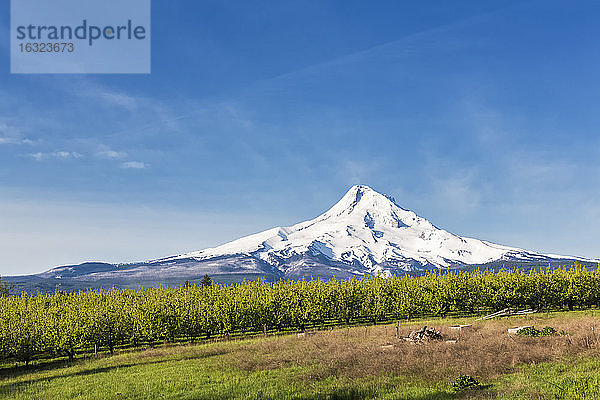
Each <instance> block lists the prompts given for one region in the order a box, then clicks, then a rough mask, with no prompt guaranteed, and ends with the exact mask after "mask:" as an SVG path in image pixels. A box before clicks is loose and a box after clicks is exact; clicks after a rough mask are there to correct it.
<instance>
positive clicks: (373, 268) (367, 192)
mask: <svg viewBox="0 0 600 400" xmlns="http://www.w3.org/2000/svg"><path fill="white" fill-rule="evenodd" d="M240 254H242V255H247V256H251V257H254V258H256V259H258V260H261V261H263V262H265V263H267V264H268V265H270V266H272V267H273V268H277V269H279V270H281V271H282V272H285V271H286V270H287V268H289V267H290V263H291V264H293V263H297V261H298V260H299V259H302V258H303V257H305V256H308V257H317V258H319V259H321V260H330V261H333V262H336V263H339V264H340V265H347V266H350V267H354V268H357V271H360V272H361V273H369V274H387V273H394V272H397V271H398V270H414V269H430V268H436V267H437V268H450V267H455V266H461V265H466V264H484V263H488V262H491V261H495V260H499V259H501V258H503V257H508V258H510V257H513V256H517V255H522V257H523V258H525V259H531V258H532V257H533V258H536V257H538V256H540V257H543V256H541V255H537V254H536V253H531V252H526V251H524V250H521V249H517V248H511V247H506V246H500V245H495V244H492V243H488V242H484V241H481V240H477V239H471V238H463V237H460V236H457V235H453V234H451V233H449V232H447V231H445V230H443V229H439V228H437V227H435V226H434V225H433V224H431V223H430V222H429V221H427V220H426V219H425V218H422V217H419V216H418V215H416V214H415V213H414V212H412V211H409V210H406V209H404V208H402V207H400V206H398V205H397V204H396V202H395V201H394V200H393V198H391V197H390V196H386V195H383V194H381V193H379V192H377V191H375V190H373V189H372V188H370V187H369V186H366V185H356V186H353V187H352V188H350V190H348V192H347V193H346V194H345V195H344V196H343V197H342V198H341V200H340V201H338V202H337V203H336V204H335V205H334V206H333V207H331V208H330V209H329V210H327V211H326V212H325V213H323V214H321V215H320V216H318V217H317V218H315V219H312V220H310V221H306V222H301V223H299V224H296V225H293V226H291V227H276V228H273V229H269V230H267V231H264V232H260V233H257V234H254V235H250V236H247V237H245V238H242V239H238V240H235V241H233V242H230V243H227V244H224V245H221V246H218V247H215V248H210V249H206V250H202V251H197V252H193V253H188V254H183V255H180V256H177V257H174V258H172V259H188V258H193V259H196V260H207V259H211V258H216V257H223V256H227V255H240ZM517 258H518V257H517Z"/></svg>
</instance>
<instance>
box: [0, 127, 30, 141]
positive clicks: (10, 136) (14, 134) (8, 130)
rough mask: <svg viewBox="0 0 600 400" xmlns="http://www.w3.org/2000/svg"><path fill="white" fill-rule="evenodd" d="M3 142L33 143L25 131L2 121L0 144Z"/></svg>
mask: <svg viewBox="0 0 600 400" xmlns="http://www.w3.org/2000/svg"><path fill="white" fill-rule="evenodd" d="M2 144H33V141H32V140H31V139H28V138H26V137H25V136H24V135H23V132H22V131H21V130H20V129H18V128H16V127H14V126H11V125H8V124H6V123H2V122H0V145H2Z"/></svg>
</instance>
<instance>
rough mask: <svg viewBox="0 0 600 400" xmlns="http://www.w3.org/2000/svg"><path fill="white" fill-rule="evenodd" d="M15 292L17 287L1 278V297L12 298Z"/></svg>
mask: <svg viewBox="0 0 600 400" xmlns="http://www.w3.org/2000/svg"><path fill="white" fill-rule="evenodd" d="M14 290H15V285H14V284H13V283H10V282H9V281H7V280H6V279H4V278H2V276H0V297H5V296H10V295H11V294H12V293H13V292H14Z"/></svg>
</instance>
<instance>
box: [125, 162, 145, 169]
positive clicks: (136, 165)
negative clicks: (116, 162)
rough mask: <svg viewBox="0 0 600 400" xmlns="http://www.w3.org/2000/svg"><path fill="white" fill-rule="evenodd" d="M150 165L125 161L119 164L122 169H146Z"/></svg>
mask: <svg viewBox="0 0 600 400" xmlns="http://www.w3.org/2000/svg"><path fill="white" fill-rule="evenodd" d="M149 167H150V164H147V163H145V162H141V161H127V162H124V163H122V164H121V168H123V169H147V168H149Z"/></svg>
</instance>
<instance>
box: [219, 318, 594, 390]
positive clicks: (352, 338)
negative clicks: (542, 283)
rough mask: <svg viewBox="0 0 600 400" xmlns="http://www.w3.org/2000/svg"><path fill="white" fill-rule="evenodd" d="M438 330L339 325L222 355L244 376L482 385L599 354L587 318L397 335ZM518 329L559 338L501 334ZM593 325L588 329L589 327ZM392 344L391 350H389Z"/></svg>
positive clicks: (511, 320)
mask: <svg viewBox="0 0 600 400" xmlns="http://www.w3.org/2000/svg"><path fill="white" fill-rule="evenodd" d="M425 324H427V325H430V326H435V328H437V329H441V331H442V335H443V336H444V339H456V343H447V342H446V341H445V340H444V341H431V342H423V343H420V344H415V343H410V342H406V341H404V340H403V339H396V337H395V326H393V325H388V326H371V327H356V328H350V329H347V328H341V329H336V330H333V331H322V332H317V334H315V335H312V336H306V337H304V338H297V337H296V336H291V335H290V336H286V337H281V338H270V339H266V340H259V341H252V342H246V343H244V344H242V345H241V346H240V347H239V348H237V349H236V351H235V352H231V353H228V354H227V355H226V360H227V362H229V363H231V365H233V366H236V367H238V368H241V369H243V370H247V371H258V370H270V369H276V368H281V367H288V366H312V367H314V368H312V369H311V370H312V371H313V372H311V376H310V377H307V378H309V379H315V378H319V377H327V376H336V377H347V378H351V379H354V378H360V377H364V376H372V375H381V374H388V373H393V374H397V375H408V376H418V377H419V378H422V379H423V378H424V379H431V380H440V379H443V380H448V379H452V378H453V377H455V376H457V375H458V374H460V373H462V374H467V375H472V376H475V377H477V378H478V379H482V380H484V381H485V380H488V379H490V378H494V377H497V376H499V375H501V374H505V373H508V372H513V371H515V367H516V366H517V365H519V364H533V363H541V362H546V361H556V360H559V359H561V358H564V357H565V356H574V355H598V354H599V353H600V351H599V350H598V349H599V342H600V334H599V333H600V331H599V330H600V321H599V320H598V319H597V318H594V317H593V316H590V315H584V314H576V315H573V314H568V315H561V314H555V315H550V316H549V315H546V314H543V315H535V316H527V317H520V318H515V317H512V318H505V319H502V320H493V321H481V322H473V325H472V326H471V327H470V328H467V329H465V330H463V331H462V332H461V333H460V336H459V333H458V332H456V331H453V330H450V329H449V326H450V325H453V324H454V323H451V321H449V322H445V323H438V324H434V323H432V322H423V323H421V324H416V323H414V324H412V325H410V324H404V325H402V326H401V327H400V336H401V337H405V336H408V334H409V332H410V331H411V330H416V329H420V328H422V327H423V325H425ZM519 325H534V326H536V327H538V328H542V327H544V326H547V325H549V326H552V327H553V328H554V329H556V331H557V332H561V331H564V332H566V333H567V334H565V335H556V336H549V337H540V338H531V337H521V336H516V335H508V333H507V329H508V328H509V327H515V326H519ZM592 328H593V329H592ZM390 345H393V346H390Z"/></svg>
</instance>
